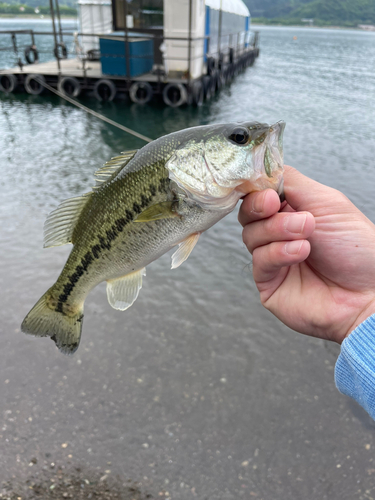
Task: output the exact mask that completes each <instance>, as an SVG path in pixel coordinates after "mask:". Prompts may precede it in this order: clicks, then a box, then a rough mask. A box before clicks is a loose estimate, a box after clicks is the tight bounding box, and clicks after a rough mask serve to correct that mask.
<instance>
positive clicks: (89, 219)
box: [21, 121, 285, 354]
mask: <svg viewBox="0 0 375 500" xmlns="http://www.w3.org/2000/svg"><path fill="white" fill-rule="evenodd" d="M284 128H285V122H283V121H279V122H277V123H275V124H274V125H271V126H269V125H267V124H265V123H259V122H242V123H226V124H214V125H205V126H198V127H192V128H188V129H185V130H180V131H177V132H174V133H172V134H169V135H165V136H163V137H160V138H159V139H156V140H154V141H152V142H151V143H149V144H147V145H146V146H144V147H142V148H141V149H139V150H131V151H126V152H124V153H122V154H121V155H119V156H116V157H114V158H112V159H111V160H110V161H108V162H107V163H106V164H105V165H104V166H103V167H102V168H100V169H99V170H97V171H96V172H95V179H96V184H95V186H94V187H93V188H92V190H91V191H90V192H88V193H85V194H83V195H81V196H78V197H74V198H71V199H68V200H65V201H63V202H62V203H61V204H60V205H59V206H58V207H57V209H55V210H54V211H53V212H51V213H50V214H49V216H48V217H47V220H46V222H45V225H44V247H45V248H48V247H54V246H59V245H64V244H67V243H71V244H73V248H72V250H71V253H70V255H69V257H68V259H67V262H66V264H65V266H64V267H63V269H62V271H61V274H60V276H59V277H58V279H57V280H56V282H55V284H54V285H52V286H51V287H50V288H49V290H47V292H46V293H45V294H44V295H43V296H42V297H41V298H40V299H39V301H38V302H37V303H36V304H35V306H34V307H33V308H32V309H31V311H30V312H29V313H28V314H27V316H26V317H25V319H24V321H23V323H22V325H21V329H22V331H23V332H24V333H27V334H31V335H34V336H37V337H50V338H51V339H52V340H53V341H54V342H55V344H56V346H57V347H58V349H59V350H60V351H61V352H63V353H65V354H73V353H74V352H75V351H76V350H77V348H78V346H79V343H80V339H81V332H82V321H83V310H84V302H85V298H86V296H87V295H88V293H89V292H90V290H92V289H93V288H94V287H95V286H97V285H98V284H99V283H101V282H103V281H106V282H107V298H108V302H109V304H110V305H111V306H112V307H113V308H114V309H118V310H121V311H124V310H126V309H128V308H129V307H130V306H131V305H132V304H133V303H134V301H135V300H136V299H137V297H138V294H139V291H140V289H141V288H142V282H143V277H144V276H145V275H146V266H147V265H148V264H150V263H151V262H153V261H154V260H156V259H158V258H159V257H160V256H161V255H163V254H164V253H166V252H168V251H169V250H170V249H172V248H173V247H176V246H178V247H177V250H176V251H175V253H174V254H173V255H172V269H175V268H177V267H178V266H180V265H181V264H182V263H183V262H184V261H185V260H186V259H187V258H188V257H189V255H190V254H191V252H192V250H193V248H194V247H195V245H196V244H197V241H198V239H199V236H200V235H201V234H202V233H203V232H204V231H206V230H207V229H209V228H210V227H211V226H213V225H214V224H215V223H216V222H218V221H219V220H221V219H222V218H223V217H225V216H226V215H227V214H229V213H230V212H232V210H233V209H234V208H235V206H236V204H237V202H238V201H239V200H240V199H241V198H243V197H244V196H245V195H246V194H248V193H250V192H252V191H260V190H263V189H267V188H272V189H274V190H275V191H277V192H278V193H279V195H280V197H282V196H283V166H284V164H283V144H282V141H283V132H284Z"/></svg>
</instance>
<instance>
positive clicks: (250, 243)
mask: <svg viewBox="0 0 375 500" xmlns="http://www.w3.org/2000/svg"><path fill="white" fill-rule="evenodd" d="M252 229H253V228H252V227H251V226H250V225H248V226H245V228H244V230H243V231H242V241H243V242H244V243H245V245H246V248H247V249H248V250H249V252H250V253H253V252H254V249H255V245H254V238H253V230H252Z"/></svg>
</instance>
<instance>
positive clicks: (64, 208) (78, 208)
mask: <svg viewBox="0 0 375 500" xmlns="http://www.w3.org/2000/svg"><path fill="white" fill-rule="evenodd" d="M91 195H92V193H86V194H84V195H82V196H77V197H76V198H69V199H68V200H65V201H63V202H62V203H61V204H60V205H59V206H58V207H57V208H56V209H55V210H54V211H53V212H51V213H50V214H49V216H48V217H47V220H46V222H45V223H44V247H45V248H48V247H56V246H59V245H65V244H66V243H72V235H73V231H74V228H75V226H76V223H77V221H78V219H79V217H80V215H81V213H82V210H83V208H84V206H85V205H86V203H87V201H88V200H89V198H90V196H91Z"/></svg>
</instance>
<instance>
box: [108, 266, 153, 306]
mask: <svg viewBox="0 0 375 500" xmlns="http://www.w3.org/2000/svg"><path fill="white" fill-rule="evenodd" d="M142 276H146V268H145V267H144V268H143V269H140V270H139V271H135V272H134V273H130V274H126V275H125V276H122V277H121V278H116V279H114V280H108V281H107V297H108V302H109V303H110V305H111V306H112V307H113V309H118V310H119V311H125V310H126V309H128V308H129V307H130V306H131V305H133V303H134V302H135V300H136V298H137V297H138V294H139V290H140V289H141V288H142Z"/></svg>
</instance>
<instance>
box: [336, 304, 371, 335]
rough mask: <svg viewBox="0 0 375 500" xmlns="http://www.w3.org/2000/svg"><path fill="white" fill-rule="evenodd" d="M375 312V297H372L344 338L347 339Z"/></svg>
mask: <svg viewBox="0 0 375 500" xmlns="http://www.w3.org/2000/svg"><path fill="white" fill-rule="evenodd" d="M373 314H375V299H372V300H371V302H370V303H369V304H367V306H366V307H365V309H363V310H362V311H361V313H360V314H359V315H358V316H357V318H356V320H355V321H354V323H352V325H351V326H350V328H349V329H348V331H347V333H346V334H345V337H344V338H343V340H344V339H346V337H348V336H349V335H350V334H351V333H352V332H353V331H354V330H355V329H356V328H357V326H359V325H360V324H361V323H363V322H364V321H365V320H366V319H367V318H369V317H370V316H372V315H373Z"/></svg>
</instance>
